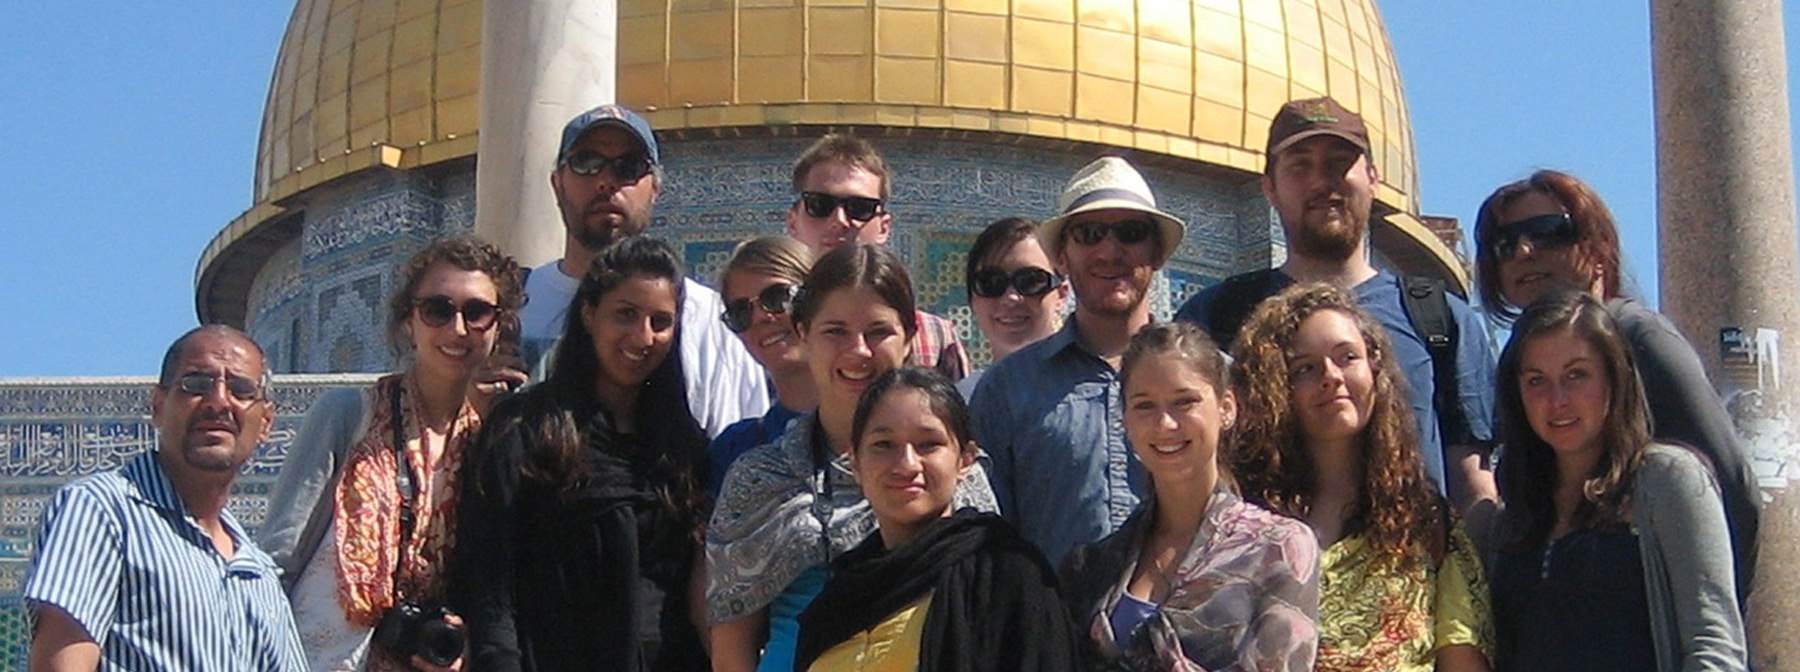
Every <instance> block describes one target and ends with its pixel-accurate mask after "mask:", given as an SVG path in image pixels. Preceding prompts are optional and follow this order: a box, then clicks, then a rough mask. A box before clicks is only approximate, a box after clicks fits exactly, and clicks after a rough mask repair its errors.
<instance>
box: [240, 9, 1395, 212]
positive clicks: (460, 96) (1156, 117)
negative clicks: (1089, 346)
mask: <svg viewBox="0 0 1800 672" xmlns="http://www.w3.org/2000/svg"><path fill="white" fill-rule="evenodd" d="M482 7H483V0H297V2H296V6H295V8H294V14H293V16H292V17H291V18H290V20H289V23H288V32H287V34H286V36H285V37H284V38H283V40H282V51H281V54H280V56H279V57H278V58H277V60H276V68H275V71H274V83H273V85H272V88H271V91H270V96H269V99H268V101H269V103H268V106H267V109H265V110H264V120H263V125H262V133H263V137H262V143H261V149H260V151H259V155H258V157H257V162H256V167H257V172H258V177H257V182H256V189H257V191H256V194H257V196H256V198H257V202H258V203H262V202H264V201H265V200H267V199H268V198H271V197H275V196H277V195H282V194H292V193H296V191H297V189H298V187H299V185H301V184H302V182H300V181H290V182H288V183H286V186H279V185H281V184H282V183H283V182H284V180H291V178H294V176H295V175H297V174H299V172H300V171H302V169H304V170H305V171H306V172H309V173H310V175H309V176H308V177H307V178H306V179H305V181H304V183H306V184H316V183H319V181H322V180H328V179H330V175H329V173H331V171H333V170H356V169H360V168H358V166H366V165H371V164H370V163H369V161H367V160H361V159H358V160H348V161H338V162H335V163H327V162H329V161H331V160H333V159H334V158H336V157H341V156H344V152H345V151H347V150H348V151H352V152H355V151H360V148H362V147H366V146H368V145H370V144H379V145H383V146H391V147H392V148H395V149H394V151H398V152H401V156H402V159H401V161H402V163H404V164H406V165H423V164H422V163H420V162H422V161H423V162H424V163H430V161H428V160H427V159H431V160H445V159H450V158H457V157H459V156H467V155H468V154H469V153H472V152H473V151H474V142H473V140H472V137H473V136H474V135H475V134H476V133H477V131H478V128H479V123H480V122H479V116H480V84H479V80H480V70H481V64H480V53H481V52H480V41H481V12H482ZM618 16H619V17H620V19H619V20H620V24H619V31H618V34H619V48H618V52H619V61H618V63H617V64H615V65H614V67H615V68H616V70H617V75H618V79H617V81H618V92H619V99H620V100H621V101H622V102H625V103H626V104H630V105H635V106H638V107H643V108H651V116H652V119H653V120H654V121H655V123H656V124H657V125H658V126H659V127H663V128H670V129H675V128H687V127H692V128H703V127H714V126H718V127H730V126H765V125H774V126H782V125H793V124H838V125H842V124H874V125H884V126H899V127H910V126H917V127H925V128H943V129H968V130H976V131H986V132H994V133H1006V134H1015V135H1022V136H1036V137H1044V138H1051V139H1061V140H1074V141H1086V142H1096V143H1105V144H1116V145H1119V146H1122V147H1131V148H1135V149H1138V150H1142V151H1149V152H1160V153H1167V154H1171V155H1174V156H1180V157H1186V158H1194V159H1198V160H1202V161H1206V162H1210V163H1214V164H1217V165H1221V166H1228V167H1234V168H1239V169H1243V170H1259V169H1260V167H1261V163H1262V158H1261V150H1262V145H1263V136H1264V134H1265V132H1266V130H1267V127H1268V118H1269V117H1270V116H1272V115H1273V114H1274V112H1275V109H1276V108H1277V107H1279V106H1280V105H1281V103H1283V102H1285V101H1286V100H1288V99H1290V98H1292V97H1298V96H1302V95H1311V94H1314V93H1321V94H1322V93H1329V94H1330V95H1332V96H1334V97H1336V98H1338V99H1339V100H1340V101H1341V102H1343V103H1344V104H1345V105H1346V106H1348V107H1350V108H1351V109H1356V110H1358V111H1360V112H1361V113H1362V114H1363V115H1364V116H1365V117H1366V119H1367V120H1368V123H1369V127H1370V131H1371V135H1372V137H1373V138H1374V139H1375V144H1376V145H1377V147H1376V149H1375V151H1374V156H1375V158H1376V161H1377V163H1378V164H1379V165H1380V167H1381V169H1382V173H1383V182H1384V185H1383V191H1382V192H1381V193H1383V194H1385V197H1384V198H1387V199H1397V200H1392V201H1391V204H1392V205H1395V206H1397V207H1399V208H1401V209H1403V210H1414V209H1416V207H1417V203H1416V200H1417V193H1416V191H1417V189H1416V169H1415V168H1414V166H1413V165H1412V162H1413V160H1414V159H1413V156H1414V152H1413V147H1412V136H1411V132H1410V129H1409V128H1408V126H1407V124H1408V119H1407V111H1406V105H1405V96H1404V93H1403V92H1402V91H1401V90H1400V86H1401V83H1400V77H1399V75H1398V72H1397V71H1396V69H1395V63H1394V58H1393V54H1392V53H1391V48H1390V47H1389V41H1388V37H1387V34H1386V29H1385V28H1383V27H1382V25H1381V21H1380V18H1379V13H1378V12H1377V11H1376V9H1375V6H1374V4H1373V0H620V2H619V6H618ZM427 150H428V151H427ZM459 151H460V152H463V153H461V154H458V153H457V152H459Z"/></svg>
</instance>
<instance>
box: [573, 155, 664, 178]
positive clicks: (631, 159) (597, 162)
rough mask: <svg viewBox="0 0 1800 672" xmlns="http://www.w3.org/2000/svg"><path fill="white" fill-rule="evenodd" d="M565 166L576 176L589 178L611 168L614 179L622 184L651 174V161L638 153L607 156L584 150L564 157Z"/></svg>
mask: <svg viewBox="0 0 1800 672" xmlns="http://www.w3.org/2000/svg"><path fill="white" fill-rule="evenodd" d="M563 165H565V166H568V167H569V170H570V171H573V172H574V173H575V174H576V175H587V176H594V175H599V174H600V171H602V170H606V169H608V168H611V169H612V174H613V177H614V178H616V179H618V180H619V181H621V182H636V181H637V180H639V179H640V178H642V177H643V176H645V175H649V174H650V159H648V158H645V156H644V155H643V154H636V153H633V154H626V155H624V156H607V155H605V154H601V153H599V152H596V151H594V150H591V149H584V150H581V151H579V152H575V153H573V154H570V155H568V156H565V157H563Z"/></svg>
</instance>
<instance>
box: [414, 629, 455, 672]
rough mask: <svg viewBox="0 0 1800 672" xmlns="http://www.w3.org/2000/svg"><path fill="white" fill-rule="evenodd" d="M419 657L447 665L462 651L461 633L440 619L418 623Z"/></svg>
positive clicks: (432, 662) (436, 663)
mask: <svg viewBox="0 0 1800 672" xmlns="http://www.w3.org/2000/svg"><path fill="white" fill-rule="evenodd" d="M417 644H418V653H419V657H420V658H424V659H425V661H426V662H428V663H431V664H433V665H439V666H443V667H449V666H450V664H451V663H454V662H456V659H457V658H458V657H461V656H462V653H463V633H462V631H461V630H458V629H457V628H456V626H454V625H450V624H449V623H446V622H444V621H441V620H431V621H426V622H425V623H422V624H420V626H419V638H418V640H417Z"/></svg>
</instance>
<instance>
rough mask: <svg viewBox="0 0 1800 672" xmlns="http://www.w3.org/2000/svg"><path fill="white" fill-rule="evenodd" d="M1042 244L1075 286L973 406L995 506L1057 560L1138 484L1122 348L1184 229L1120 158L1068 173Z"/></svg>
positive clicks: (1119, 511)
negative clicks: (1065, 312) (1065, 311)
mask: <svg viewBox="0 0 1800 672" xmlns="http://www.w3.org/2000/svg"><path fill="white" fill-rule="evenodd" d="M1057 206H1058V208H1057V209H1058V211H1059V213H1060V214H1058V215H1057V216H1056V217H1053V218H1051V219H1050V220H1049V221H1046V222H1044V224H1043V226H1041V227H1039V228H1038V242H1039V243H1041V244H1042V245H1043V248H1044V251H1045V252H1047V253H1048V254H1049V255H1050V257H1051V258H1052V259H1054V260H1055V262H1056V265H1057V267H1058V270H1060V271H1061V272H1062V274H1063V275H1064V276H1065V277H1067V278H1068V279H1069V283H1070V285H1071V286H1072V287H1073V288H1074V290H1075V314H1074V315H1073V316H1071V317H1070V318H1069V322H1068V324H1066V325H1064V326H1063V328H1062V330H1061V331H1058V332H1057V333H1055V334H1052V335H1051V336H1050V337H1049V338H1046V339H1044V340H1042V341H1038V342H1036V343H1033V344H1031V345H1028V346H1025V347H1024V348H1022V349H1020V350H1019V351H1017V352H1014V353H1013V354H1012V355H1010V356H1008V357H1007V358H1006V359H1003V360H1001V361H1000V362H999V363H998V364H995V365H994V366H993V368H991V369H988V372H987V374H986V375H984V376H983V377H982V379H981V382H980V383H979V384H978V385H976V387H975V395H974V399H973V402H972V403H971V407H970V412H971V416H972V417H973V419H974V421H975V437H976V443H977V444H979V445H980V446H981V448H982V449H983V450H985V451H986V452H987V455H988V457H989V458H990V459H991V460H992V468H991V469H990V470H989V472H988V476H989V480H990V481H991V483H992V484H993V486H994V495H995V497H996V498H998V499H999V502H1000V512H1001V513H1002V514H1003V515H1005V516H1006V518H1007V519H1008V520H1010V521H1012V522H1013V524H1015V525H1017V526H1018V527H1019V531H1020V532H1021V533H1022V534H1024V535H1025V538H1027V539H1030V540H1031V541H1032V542H1033V543H1035V544H1037V545H1038V548H1039V549H1040V550H1042V551H1043V552H1044V555H1045V556H1046V557H1048V558H1049V559H1050V561H1051V562H1052V563H1053V564H1054V563H1057V562H1061V560H1062V557H1063V555H1065V554H1067V553H1068V552H1069V549H1071V548H1073V547H1074V546H1075V545H1076V544H1080V543H1088V542H1093V541H1097V540H1099V539H1100V538H1101V537H1104V536H1106V535H1107V534H1109V533H1111V532H1112V531H1113V530H1116V529H1118V527H1119V526H1120V525H1122V524H1124V522H1125V519H1126V518H1127V517H1128V516H1130V515H1131V512H1132V510H1133V509H1134V508H1136V507H1137V504H1138V498H1139V496H1140V495H1141V494H1142V493H1143V492H1144V491H1145V486H1146V485H1147V484H1146V483H1145V479H1144V474H1143V466H1142V465H1140V464H1138V463H1137V459H1136V458H1135V457H1134V456H1133V455H1132V454H1131V446H1130V445H1128V444H1127V443H1126V441H1125V430H1124V425H1123V419H1124V416H1123V412H1124V405H1125V402H1124V399H1123V397H1122V396H1121V394H1120V391H1119V358H1120V356H1121V355H1123V354H1124V352H1125V346H1126V345H1127V344H1128V343H1129V342H1130V341H1131V336H1132V334H1135V333H1137V331H1138V330H1139V329H1142V328H1143V327H1144V326H1145V325H1148V324H1150V305H1149V303H1148V302H1147V301H1146V299H1147V297H1148V295H1149V293H1150V282H1151V278H1152V276H1153V275H1155V273H1156V271H1157V270H1158V269H1160V268H1162V266H1163V264H1164V263H1165V262H1167V261H1168V260H1169V257H1170V256H1171V255H1172V254H1174V252H1175V248H1176V246H1177V245H1179V244H1180V243H1181V235H1182V231H1183V229H1184V228H1185V227H1186V225H1185V224H1183V223H1182V221H1181V220H1180V219H1177V218H1175V217H1174V216H1173V215H1170V214H1168V213H1165V212H1163V211H1162V210H1159V209H1157V207H1156V197H1155V196H1154V195H1152V194H1151V193H1150V185H1149V184H1148V183H1146V182H1145V181H1144V178H1143V176H1141V175H1139V174H1138V172H1137V170H1136V169H1135V168H1132V167H1131V164H1130V163H1127V162H1126V161H1125V160H1124V159H1121V158H1118V157H1111V156H1109V157H1105V158H1102V159H1099V160H1097V161H1094V162H1093V163H1090V164H1088V165H1087V167H1085V168H1082V169H1081V170H1080V172H1077V173H1075V177H1074V178H1072V179H1070V180H1069V184H1068V186H1066V187H1064V188H1063V193H1062V196H1061V197H1060V198H1058V199H1057Z"/></svg>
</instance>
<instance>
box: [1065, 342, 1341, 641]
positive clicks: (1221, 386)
mask: <svg viewBox="0 0 1800 672" xmlns="http://www.w3.org/2000/svg"><path fill="white" fill-rule="evenodd" d="M1119 375H1120V377H1121V378H1122V379H1123V380H1122V382H1121V387H1122V388H1123V391H1124V396H1125V433H1126V435H1127V436H1128V437H1130V439H1131V445H1132V449H1133V451H1135V452H1136V453H1137V457H1138V460H1139V461H1141V462H1143V463H1144V469H1145V470H1146V471H1148V472H1149V473H1150V486H1151V488H1150V496H1149V497H1146V498H1145V499H1144V504H1142V505H1140V507H1139V508H1138V510H1137V511H1136V512H1134V513H1133V514H1132V516H1131V518H1129V519H1127V520H1126V521H1125V525H1124V526H1122V527H1120V528H1119V530H1118V531H1117V532H1114V533H1112V534H1110V535H1108V536H1107V537H1106V538H1105V539H1102V540H1100V541H1099V542H1097V543H1094V544H1085V545H1081V546H1077V547H1076V548H1075V550H1074V551H1073V552H1071V553H1070V554H1069V556H1068V557H1067V558H1065V559H1064V560H1063V567H1062V572H1061V573H1062V577H1063V588H1064V592H1065V595H1066V599H1067V600H1068V605H1069V611H1070V612H1071V613H1073V614H1074V615H1075V618H1076V624H1077V625H1079V626H1081V627H1082V628H1083V629H1084V630H1085V632H1086V634H1087V637H1086V641H1084V642H1083V644H1084V645H1085V646H1084V647H1083V649H1084V651H1085V652H1086V654H1087V655H1086V658H1087V659H1088V662H1089V667H1090V668H1106V669H1129V670H1147V669H1155V670H1169V671H1171V672H1188V671H1189V670H1195V669H1201V670H1216V671H1220V672H1224V671H1227V670H1236V671H1255V670H1268V671H1270V672H1274V671H1277V670H1282V671H1286V672H1311V670H1312V669H1313V659H1314V657H1315V655H1316V653H1317V650H1318V647H1319V631H1318V626H1317V619H1318V611H1319V545H1318V541H1317V539H1315V538H1314V537H1313V533H1312V530H1311V529H1309V528H1308V527H1307V526H1306V524H1305V523H1302V522H1300V521H1298V520H1294V519H1293V518H1289V517H1286V516H1283V515H1280V514H1277V513H1274V512H1272V511H1269V510H1268V509H1264V508H1262V507H1259V506H1256V505H1254V504H1251V503H1249V502H1246V501H1244V499H1243V498H1242V497H1241V496H1239V494H1238V490H1237V487H1236V485H1235V484H1234V483H1233V481H1232V478H1231V474H1230V472H1228V471H1226V470H1225V454H1226V453H1225V449H1226V444H1225V443H1224V442H1223V438H1224V437H1225V436H1227V435H1229V434H1230V433H1231V429H1232V427H1233V425H1235V424H1236V422H1237V418H1238V410H1239V409H1238V404H1237V393H1236V392H1234V391H1233V390H1232V389H1231V380H1230V373H1229V370H1228V369H1227V368H1226V365H1225V357H1224V355H1223V354H1221V353H1220V352H1219V348H1218V346H1216V345H1214V344H1213V341H1212V339H1211V338H1208V337H1207V335H1206V332H1203V331H1201V330H1200V329H1199V328H1198V327H1195V326H1193V325H1191V324H1187V323H1181V322H1177V323H1175V324H1161V325H1154V326H1151V327H1148V328H1146V329H1144V330H1143V331H1140V332H1138V333H1137V335H1136V336H1133V337H1132V338H1131V345H1130V346H1129V347H1127V348H1126V349H1125V356H1124V360H1123V363H1122V364H1120V366H1119Z"/></svg>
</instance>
